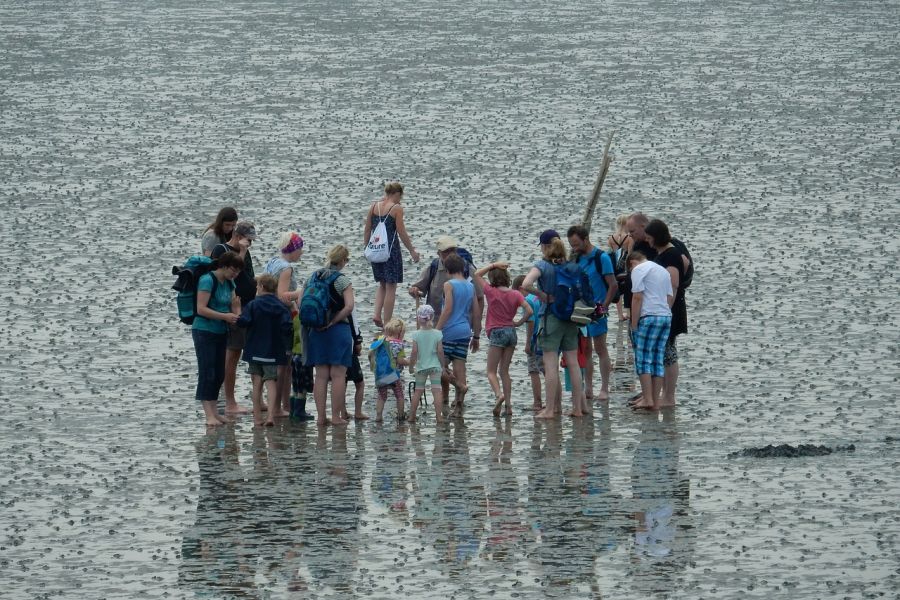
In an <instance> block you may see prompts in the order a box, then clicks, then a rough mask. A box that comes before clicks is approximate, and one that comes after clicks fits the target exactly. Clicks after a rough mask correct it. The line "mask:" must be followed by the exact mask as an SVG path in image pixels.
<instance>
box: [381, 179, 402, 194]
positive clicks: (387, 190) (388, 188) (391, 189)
mask: <svg viewBox="0 0 900 600" xmlns="http://www.w3.org/2000/svg"><path fill="white" fill-rule="evenodd" d="M391 194H401V195H402V194H403V184H401V183H400V182H399V181H388V182H387V183H386V184H384V195H385V196H390V195H391Z"/></svg>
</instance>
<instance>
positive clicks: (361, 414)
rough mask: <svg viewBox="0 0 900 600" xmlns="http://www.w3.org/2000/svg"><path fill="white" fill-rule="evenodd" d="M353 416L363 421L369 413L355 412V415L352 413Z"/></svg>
mask: <svg viewBox="0 0 900 600" xmlns="http://www.w3.org/2000/svg"><path fill="white" fill-rule="evenodd" d="M353 418H354V419H356V420H357V421H365V420H367V419H368V418H369V415H366V414H363V413H356V414H355V415H353Z"/></svg>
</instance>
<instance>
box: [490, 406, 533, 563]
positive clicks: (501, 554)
mask: <svg viewBox="0 0 900 600" xmlns="http://www.w3.org/2000/svg"><path fill="white" fill-rule="evenodd" d="M494 425H495V428H496V429H495V433H494V439H493V441H492V442H491V454H490V459H491V461H490V463H489V466H488V473H487V480H486V481H485V484H484V498H485V508H486V511H487V519H488V524H489V525H490V533H489V534H488V536H487V539H486V543H485V547H484V557H485V558H488V559H490V560H494V561H496V562H506V561H508V560H510V559H511V558H512V556H511V554H512V553H513V552H515V550H516V549H517V548H518V549H521V548H522V542H524V540H525V533H526V531H527V528H526V526H525V516H524V514H523V513H522V507H521V506H520V505H519V481H518V479H517V478H516V471H515V468H514V467H513V465H512V461H511V458H512V454H513V442H512V431H511V422H510V420H509V419H503V420H502V421H500V420H496V419H495V420H494Z"/></svg>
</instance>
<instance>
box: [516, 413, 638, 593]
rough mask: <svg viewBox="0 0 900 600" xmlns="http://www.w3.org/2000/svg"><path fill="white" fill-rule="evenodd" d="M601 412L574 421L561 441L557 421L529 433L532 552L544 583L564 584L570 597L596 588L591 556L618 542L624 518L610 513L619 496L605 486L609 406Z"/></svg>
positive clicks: (593, 556) (543, 424) (538, 425)
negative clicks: (597, 418) (598, 418)
mask: <svg viewBox="0 0 900 600" xmlns="http://www.w3.org/2000/svg"><path fill="white" fill-rule="evenodd" d="M604 412H605V413H606V414H605V415H604V420H601V421H596V422H595V421H594V420H580V421H577V422H573V428H574V431H573V434H572V435H571V436H568V439H567V440H566V442H565V445H564V446H563V444H562V435H561V434H562V431H561V427H560V424H559V423H557V422H553V421H549V422H546V423H536V424H535V427H534V430H533V433H532V445H531V456H530V458H529V460H528V507H529V511H530V515H529V517H530V520H531V524H532V531H533V534H534V544H535V547H534V551H533V552H532V553H531V555H532V557H533V559H534V560H535V561H536V562H537V570H538V571H540V572H542V579H543V584H546V585H549V586H553V587H554V588H557V589H566V593H567V594H569V595H571V596H572V597H586V596H588V595H590V594H595V595H596V594H599V584H598V581H597V574H596V573H597V570H596V569H595V567H594V563H595V560H596V558H597V556H598V555H599V554H600V553H602V552H606V551H608V550H610V549H612V548H614V547H615V546H616V545H617V540H616V535H617V532H618V531H621V530H622V529H623V528H622V527H621V526H620V525H623V524H624V523H620V522H619V521H617V516H616V514H615V513H616V509H617V507H618V506H619V504H620V499H619V498H618V496H616V495H614V494H613V493H612V492H611V490H610V479H609V464H608V462H609V456H608V455H609V415H608V409H604ZM544 436H546V441H545V440H544ZM604 436H605V439H604ZM598 438H599V439H598ZM543 584H542V585H543Z"/></svg>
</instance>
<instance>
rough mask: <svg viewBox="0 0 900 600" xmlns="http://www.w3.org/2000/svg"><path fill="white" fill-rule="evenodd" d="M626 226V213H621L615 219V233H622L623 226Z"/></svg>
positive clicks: (623, 230)
mask: <svg viewBox="0 0 900 600" xmlns="http://www.w3.org/2000/svg"><path fill="white" fill-rule="evenodd" d="M626 225H628V213H622V214H621V215H619V216H618V217H616V232H617V233H624V232H625V226H626Z"/></svg>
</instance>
